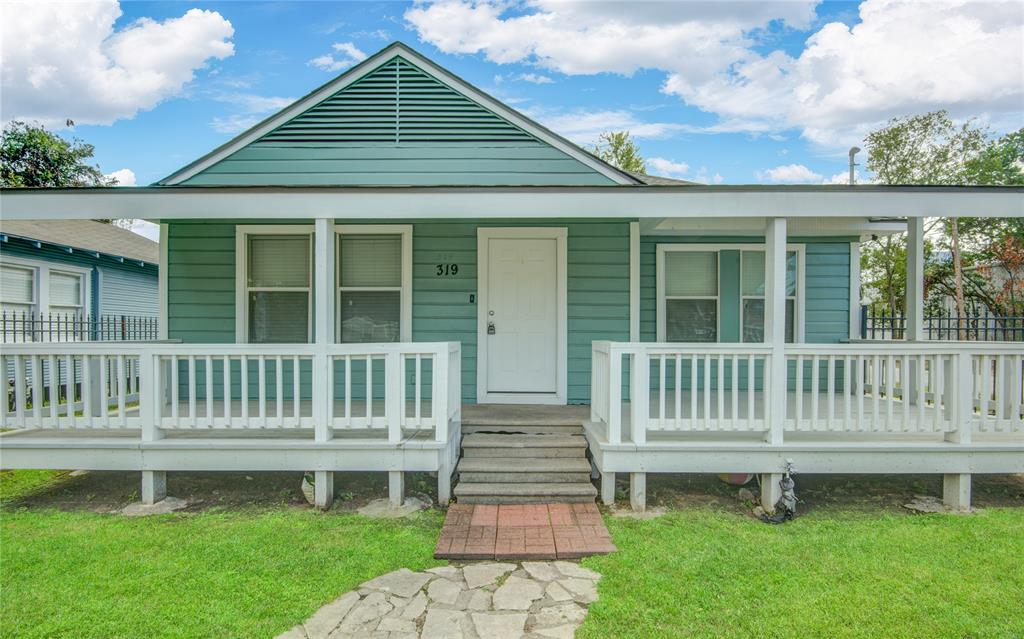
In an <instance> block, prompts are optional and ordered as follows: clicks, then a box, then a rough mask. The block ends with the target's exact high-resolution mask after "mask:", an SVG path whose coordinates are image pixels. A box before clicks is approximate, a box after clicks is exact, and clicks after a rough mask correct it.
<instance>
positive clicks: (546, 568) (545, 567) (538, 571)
mask: <svg viewBox="0 0 1024 639" xmlns="http://www.w3.org/2000/svg"><path fill="white" fill-rule="evenodd" d="M523 569H524V570H526V572H528V573H530V576H531V577H533V578H534V579H536V580H537V581H554V580H556V579H560V578H561V577H562V575H561V574H560V573H559V572H558V571H557V570H556V569H555V567H554V566H552V565H551V563H550V562H546V561H524V562H523Z"/></svg>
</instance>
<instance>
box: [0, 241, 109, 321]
mask: <svg viewBox="0 0 1024 639" xmlns="http://www.w3.org/2000/svg"><path fill="white" fill-rule="evenodd" d="M0 264H3V265H4V266H13V267H15V268H22V269H26V270H30V271H32V297H33V300H32V312H33V313H37V314H38V313H46V314H47V315H49V314H50V272H51V271H54V272H57V273H61V274H63V275H74V276H77V277H78V278H79V281H80V282H81V287H82V288H81V291H82V298H81V300H82V303H81V304H80V305H79V307H78V308H79V309H80V311H79V312H80V314H82V315H89V314H90V313H89V312H88V310H89V306H90V303H91V300H92V269H91V268H86V267H81V266H73V265H71V264H54V263H52V262H46V261H44V260H36V259H30V258H23V257H11V256H7V255H4V256H3V257H2V258H0Z"/></svg>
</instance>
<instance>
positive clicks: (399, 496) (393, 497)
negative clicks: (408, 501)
mask: <svg viewBox="0 0 1024 639" xmlns="http://www.w3.org/2000/svg"><path fill="white" fill-rule="evenodd" d="M440 472H442V473H443V472H446V471H444V470H441V471H440ZM388 501H389V502H390V503H391V505H392V506H394V507H395V508H398V507H399V506H401V505H402V502H404V501H405V473H403V472H402V471H400V470H389V471H388Z"/></svg>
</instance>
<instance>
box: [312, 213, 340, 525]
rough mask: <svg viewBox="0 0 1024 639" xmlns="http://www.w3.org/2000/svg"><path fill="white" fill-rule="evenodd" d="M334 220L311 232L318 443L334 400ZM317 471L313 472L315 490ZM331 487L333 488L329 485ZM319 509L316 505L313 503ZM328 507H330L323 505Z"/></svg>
mask: <svg viewBox="0 0 1024 639" xmlns="http://www.w3.org/2000/svg"><path fill="white" fill-rule="evenodd" d="M334 245H335V241H334V220H330V219H327V218H322V217H321V218H317V219H316V223H315V227H314V233H313V257H314V259H313V291H314V304H313V306H314V318H313V336H314V342H315V343H316V350H315V352H314V355H313V397H312V399H313V428H314V437H315V439H316V441H318V442H325V441H328V440H330V439H331V438H332V437H333V436H334V432H333V430H332V429H331V425H330V424H329V423H328V410H327V407H328V404H329V403H330V402H333V401H334V389H333V388H328V384H329V380H330V379H331V375H330V374H329V371H328V369H329V367H330V366H331V365H332V364H333V361H332V360H331V358H330V355H329V354H328V352H327V348H328V347H329V346H330V345H331V344H332V343H333V342H334ZM319 476H320V472H318V473H317V478H318V480H317V486H318V487H319ZM332 488H333V485H332ZM317 505H318V506H319V505H320V503H319V502H317ZM327 506H328V507H329V506H330V504H327Z"/></svg>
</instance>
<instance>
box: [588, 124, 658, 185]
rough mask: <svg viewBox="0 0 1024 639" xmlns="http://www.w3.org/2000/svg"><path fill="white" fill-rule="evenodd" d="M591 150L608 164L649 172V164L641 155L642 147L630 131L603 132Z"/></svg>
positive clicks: (626, 169) (639, 171)
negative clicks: (637, 143) (631, 135)
mask: <svg viewBox="0 0 1024 639" xmlns="http://www.w3.org/2000/svg"><path fill="white" fill-rule="evenodd" d="M590 152H591V153H593V154H594V155H596V156H597V157H599V158H601V159H602V160H604V161H605V162H607V163H608V164H611V165H612V166H615V167H618V168H620V169H622V170H623V171H632V172H633V173H641V174H644V175H646V174H647V165H646V164H645V163H644V159H643V157H642V156H641V155H640V148H639V147H638V146H637V145H636V142H635V141H634V140H633V138H632V137H630V135H629V131H608V132H606V133H602V134H601V137H600V138H599V139H598V142H597V144H596V145H595V146H593V147H592V148H591V149H590Z"/></svg>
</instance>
